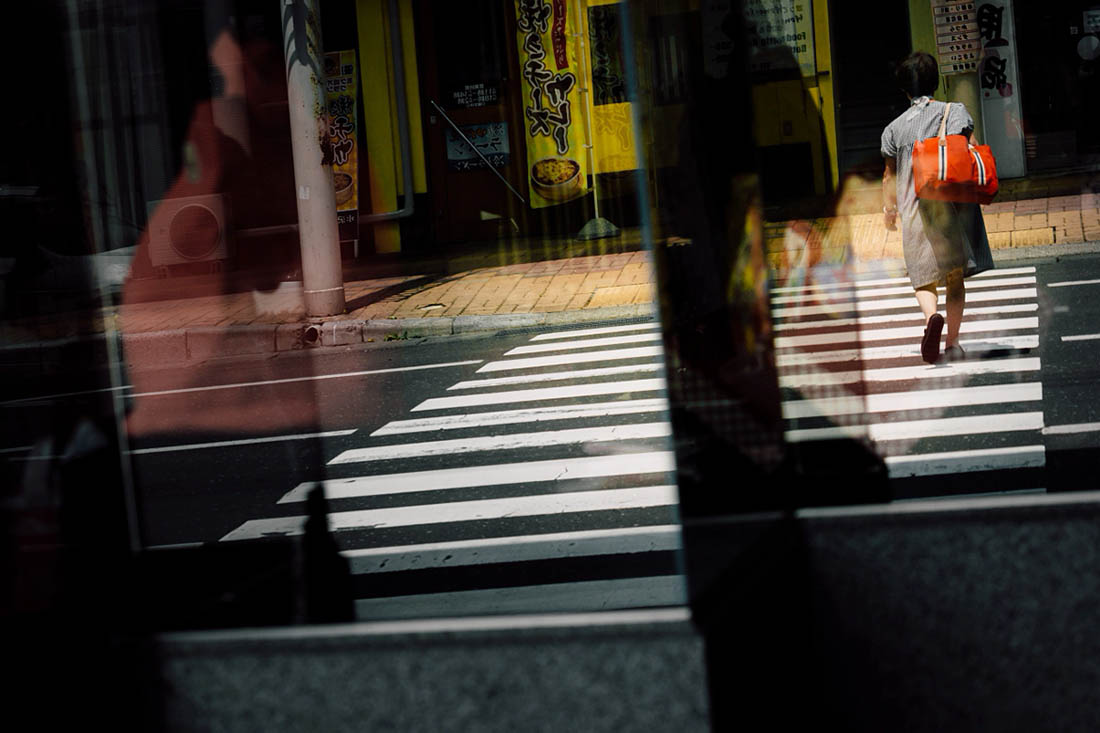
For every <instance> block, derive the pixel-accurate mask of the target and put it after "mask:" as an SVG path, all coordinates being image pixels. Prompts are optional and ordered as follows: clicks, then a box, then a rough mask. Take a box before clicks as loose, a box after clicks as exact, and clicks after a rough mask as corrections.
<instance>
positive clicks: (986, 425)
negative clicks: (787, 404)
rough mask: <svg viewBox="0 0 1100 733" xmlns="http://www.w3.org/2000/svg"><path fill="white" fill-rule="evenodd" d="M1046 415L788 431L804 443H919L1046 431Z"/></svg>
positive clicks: (980, 417)
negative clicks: (863, 440)
mask: <svg viewBox="0 0 1100 733" xmlns="http://www.w3.org/2000/svg"><path fill="white" fill-rule="evenodd" d="M1042 428H1043V413H1041V412H1015V413H1006V414H1001V415H972V416H968V417H941V418H936V419H933V420H908V421H905V422H893V423H879V424H876V425H841V426H837V427H828V428H807V429H805V430H788V431H786V432H785V433H784V435H785V436H786V437H787V440H789V441H791V442H794V443H800V442H804V441H810V440H832V439H837V438H862V437H869V438H870V439H871V440H873V441H874V442H876V443H878V442H881V441H887V440H918V439H921V438H939V437H943V436H948V435H986V434H989V433H1011V432H1017V431H1024V430H1036V431H1037V430H1042Z"/></svg>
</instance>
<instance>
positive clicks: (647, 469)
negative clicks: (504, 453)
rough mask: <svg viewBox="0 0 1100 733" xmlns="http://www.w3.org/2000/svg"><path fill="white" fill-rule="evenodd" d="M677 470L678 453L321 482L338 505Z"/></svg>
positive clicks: (291, 498) (295, 495)
mask: <svg viewBox="0 0 1100 733" xmlns="http://www.w3.org/2000/svg"><path fill="white" fill-rule="evenodd" d="M675 470H676V459H675V455H674V454H673V452H672V451H648V452H645V453H618V454H614V455H607V456H586V457H584V458H558V459H554V460H547V461H522V462H519V463H492V464H489V465H484V466H462V467H460V468H439V469H433V470H431V471H412V472H406V473H387V474H381V475H376V476H357V477H355V478H345V479H328V480H326V481H323V482H321V485H322V486H323V487H324V491H325V496H326V497H327V498H328V499H330V500H336V499H354V498H359V497H364V496H389V495H391V494H408V493H412V492H417V491H448V490H450V489H465V488H470V487H474V486H477V487H484V486H506V485H508V484H528V483H531V484H534V483H545V482H557V481H575V480H578V479H588V478H607V477H610V476H642V475H645V474H657V473H671V472H672V471H675ZM315 486H317V484H316V483H313V482H307V483H301V484H298V485H297V486H296V487H294V488H293V489H292V490H291V491H289V492H287V493H286V495H285V496H283V498H281V499H279V501H278V503H279V504H293V503H296V502H301V501H305V500H306V498H307V497H308V495H309V492H310V491H311V490H312V489H313V487H315Z"/></svg>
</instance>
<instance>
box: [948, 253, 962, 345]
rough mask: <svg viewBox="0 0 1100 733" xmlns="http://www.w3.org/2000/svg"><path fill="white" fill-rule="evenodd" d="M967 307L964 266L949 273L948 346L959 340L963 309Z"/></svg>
mask: <svg viewBox="0 0 1100 733" xmlns="http://www.w3.org/2000/svg"><path fill="white" fill-rule="evenodd" d="M965 307H966V286H965V285H963V271H962V268H961V267H960V268H958V269H955V270H952V271H951V272H949V273H947V346H948V348H950V347H952V346H954V345H955V344H957V343H958V341H959V327H960V326H962V318H963V309H964V308H965Z"/></svg>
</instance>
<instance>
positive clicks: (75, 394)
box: [0, 384, 130, 407]
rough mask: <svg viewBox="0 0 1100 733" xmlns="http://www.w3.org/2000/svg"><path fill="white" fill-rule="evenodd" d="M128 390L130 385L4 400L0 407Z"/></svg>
mask: <svg viewBox="0 0 1100 733" xmlns="http://www.w3.org/2000/svg"><path fill="white" fill-rule="evenodd" d="M127 389H130V385H128V384H124V385H122V386H120V387H102V388H100V389H84V390H80V391H78V392H58V393H56V394H46V395H37V396H34V397H19V398H17V399H14V400H4V401H3V402H0V406H4V407H6V406H7V405H21V404H24V403H27V402H44V401H52V400H60V399H64V398H66V397H81V396H83V395H89V394H103V393H104V392H122V391H124V390H127Z"/></svg>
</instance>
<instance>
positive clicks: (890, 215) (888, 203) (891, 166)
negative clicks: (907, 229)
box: [882, 158, 898, 231]
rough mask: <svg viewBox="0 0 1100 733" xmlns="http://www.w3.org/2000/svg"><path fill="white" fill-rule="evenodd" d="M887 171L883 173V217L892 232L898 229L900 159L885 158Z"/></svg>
mask: <svg viewBox="0 0 1100 733" xmlns="http://www.w3.org/2000/svg"><path fill="white" fill-rule="evenodd" d="M883 160H885V161H886V170H885V171H883V173H882V217H883V223H884V224H885V225H886V228H887V229H889V230H890V231H894V230H895V229H897V228H898V184H897V177H898V159H897V158H884V159H883Z"/></svg>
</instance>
